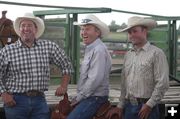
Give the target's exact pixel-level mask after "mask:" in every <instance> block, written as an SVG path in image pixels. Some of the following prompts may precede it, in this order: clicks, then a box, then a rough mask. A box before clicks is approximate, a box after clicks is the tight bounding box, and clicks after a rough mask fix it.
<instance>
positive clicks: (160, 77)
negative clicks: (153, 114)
mask: <svg viewBox="0 0 180 119" xmlns="http://www.w3.org/2000/svg"><path fill="white" fill-rule="evenodd" d="M154 79H155V80H154V81H155V87H154V90H153V93H152V96H151V98H150V99H149V100H148V102H147V103H146V104H147V105H149V106H150V107H153V106H155V105H156V104H157V103H158V102H159V101H160V100H161V99H162V98H163V96H164V94H165V92H166V91H167V90H168V88H169V67H168V62H167V59H166V56H165V54H164V52H163V51H160V52H158V53H156V54H155V59H154Z"/></svg>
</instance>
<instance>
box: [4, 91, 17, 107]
mask: <svg viewBox="0 0 180 119" xmlns="http://www.w3.org/2000/svg"><path fill="white" fill-rule="evenodd" d="M1 96H2V100H3V102H4V104H5V105H7V106H8V107H13V106H15V105H16V102H15V100H14V99H13V95H12V94H9V93H7V92H4V93H2V95H1Z"/></svg>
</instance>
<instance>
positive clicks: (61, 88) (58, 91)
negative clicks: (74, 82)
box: [55, 86, 67, 96]
mask: <svg viewBox="0 0 180 119" xmlns="http://www.w3.org/2000/svg"><path fill="white" fill-rule="evenodd" d="M66 92H67V87H64V86H59V87H58V88H57V89H56V92H55V95H56V96H63V95H64V94H65V93H66Z"/></svg>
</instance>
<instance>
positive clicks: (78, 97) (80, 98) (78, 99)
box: [76, 94, 85, 102]
mask: <svg viewBox="0 0 180 119" xmlns="http://www.w3.org/2000/svg"><path fill="white" fill-rule="evenodd" d="M84 98H85V97H84V96H83V95H81V94H78V95H77V97H76V101H77V102H80V101H81V100H82V99H84Z"/></svg>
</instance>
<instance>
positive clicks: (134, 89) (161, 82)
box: [109, 16, 169, 119]
mask: <svg viewBox="0 0 180 119" xmlns="http://www.w3.org/2000/svg"><path fill="white" fill-rule="evenodd" d="M156 26H157V22H156V21H155V20H153V19H145V18H142V17H137V16H134V17H131V18H129V20H128V25H127V28H125V29H123V30H122V31H121V32H127V33H128V38H129V40H130V41H131V43H132V45H133V48H132V49H131V50H130V51H128V52H127V54H126V55H125V58H124V65H123V70H122V77H121V78H122V79H121V96H120V102H119V104H118V105H117V108H115V109H114V110H113V111H112V112H116V113H119V114H120V117H121V118H122V117H123V116H124V119H159V108H158V102H159V101H160V100H161V99H162V98H163V96H164V93H165V92H166V91H167V89H168V87H169V71H168V69H169V68H168V62H167V58H166V56H165V54H164V52H163V51H162V50H161V49H160V48H158V47H156V46H154V45H151V44H150V42H149V41H148V38H147V34H148V31H149V30H151V29H153V28H155V27H156ZM112 112H111V113H109V114H110V115H111V114H112Z"/></svg>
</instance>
